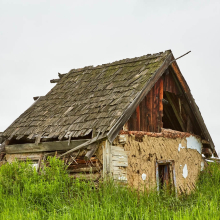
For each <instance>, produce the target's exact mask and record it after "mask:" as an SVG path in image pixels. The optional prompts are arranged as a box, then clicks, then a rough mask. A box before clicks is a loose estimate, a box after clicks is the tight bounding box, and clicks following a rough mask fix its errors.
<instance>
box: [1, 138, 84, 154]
mask: <svg viewBox="0 0 220 220" xmlns="http://www.w3.org/2000/svg"><path fill="white" fill-rule="evenodd" d="M87 141H88V139H84V140H72V141H71V142H70V144H69V145H68V141H53V142H41V143H39V144H38V145H36V144H34V143H29V144H16V145H6V146H5V151H6V153H8V154H14V153H33V152H45V151H59V150H62V151H65V150H70V149H73V148H76V147H77V146H79V145H81V144H83V143H85V142H87Z"/></svg>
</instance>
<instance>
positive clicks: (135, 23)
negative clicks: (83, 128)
mask: <svg viewBox="0 0 220 220" xmlns="http://www.w3.org/2000/svg"><path fill="white" fill-rule="evenodd" d="M219 41H220V1H219V0H218V1H217V0H216V1H215V0H206V1H204V0H193V1H189V0H184V1H182V0H181V1H180V0H179V1H177V0H167V1H164V0H136V1H134V0H79V1H77V0H71V1H66V0H62V1H57V0H51V1H47V0H32V1H30V0H13V1H12V0H0V60H1V61H0V83H1V86H0V103H1V107H0V131H4V130H5V129H6V128H7V127H8V126H9V125H10V124H11V123H12V122H13V121H14V120H15V119H16V118H17V117H18V116H19V115H20V114H22V113H23V112H24V111H25V110H26V109H27V108H28V107H29V106H30V105H31V104H32V103H33V102H34V101H33V97H34V96H43V95H45V94H46V93H47V92H48V91H49V90H50V89H51V88H52V87H53V86H54V84H51V83H50V82H49V81H50V79H55V78H57V77H58V76H57V73H58V72H60V73H66V72H68V71H69V70H70V69H72V68H80V67H84V66H88V65H94V66H95V65H98V64H103V63H109V62H113V61H115V60H120V59H124V58H132V57H137V56H141V55H145V54H149V53H157V52H161V51H165V50H168V49H171V50H172V52H173V54H174V56H175V57H178V56H180V55H182V54H184V53H186V52H187V51H189V50H191V51H192V52H191V53H190V54H188V55H187V56H185V57H183V58H181V59H180V60H178V65H179V67H180V70H181V72H182V74H183V75H184V77H185V79H186V81H187V83H188V85H189V87H190V88H191V91H192V94H193V96H194V98H195V100H196V103H197V105H198V106H199V108H200V111H201V113H202V116H203V118H204V120H205V123H206V126H207V127H208V130H209V132H210V134H211V136H212V139H213V141H214V143H215V146H216V149H217V152H218V153H220V135H219V131H220V129H219V125H218V123H219V122H220V114H219V109H220V98H219V94H220V87H219V80H220V73H219V62H220V43H219Z"/></svg>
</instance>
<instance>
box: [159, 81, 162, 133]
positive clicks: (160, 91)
mask: <svg viewBox="0 0 220 220" xmlns="http://www.w3.org/2000/svg"><path fill="white" fill-rule="evenodd" d="M162 118H163V78H161V79H160V85H159V120H158V132H161V128H162V127H163V121H162Z"/></svg>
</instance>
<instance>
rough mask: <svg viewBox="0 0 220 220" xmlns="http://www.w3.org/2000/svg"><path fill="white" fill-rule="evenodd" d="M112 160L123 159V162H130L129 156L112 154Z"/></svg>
mask: <svg viewBox="0 0 220 220" xmlns="http://www.w3.org/2000/svg"><path fill="white" fill-rule="evenodd" d="M112 161H122V162H128V156H127V155H126V156H125V155H123V156H112Z"/></svg>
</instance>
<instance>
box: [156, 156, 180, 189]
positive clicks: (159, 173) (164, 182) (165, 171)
mask: <svg viewBox="0 0 220 220" xmlns="http://www.w3.org/2000/svg"><path fill="white" fill-rule="evenodd" d="M156 181H157V190H158V191H161V190H166V191H171V190H172V189H175V191H176V179H175V169H174V161H173V160H161V161H157V162H156Z"/></svg>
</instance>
